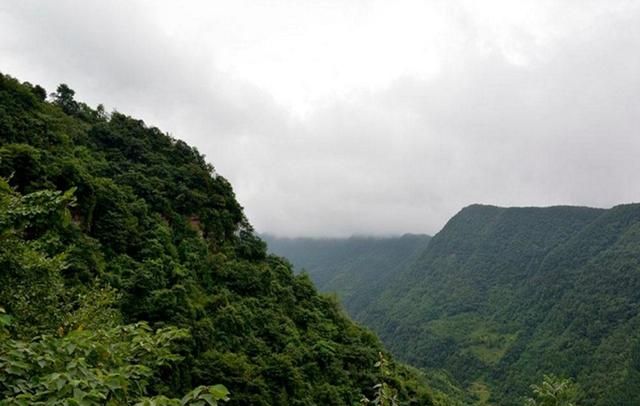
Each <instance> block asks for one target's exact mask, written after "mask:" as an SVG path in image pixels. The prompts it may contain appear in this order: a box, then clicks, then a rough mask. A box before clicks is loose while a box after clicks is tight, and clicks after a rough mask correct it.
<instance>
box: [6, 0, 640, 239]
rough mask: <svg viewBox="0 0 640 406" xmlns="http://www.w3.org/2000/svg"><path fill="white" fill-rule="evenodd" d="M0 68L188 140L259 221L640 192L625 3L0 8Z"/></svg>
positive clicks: (429, 229) (441, 216)
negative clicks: (63, 86) (67, 87)
mask: <svg viewBox="0 0 640 406" xmlns="http://www.w3.org/2000/svg"><path fill="white" fill-rule="evenodd" d="M0 71H2V72H3V73H8V74H11V75H13V76H15V77H17V78H19V79H21V80H28V81H30V82H32V83H40V84H42V85H43V86H45V88H46V89H47V90H48V91H53V90H55V87H56V86H57V84H58V83H61V82H65V83H68V84H69V85H70V86H71V87H72V88H73V89H75V90H76V92H77V99H79V100H82V101H86V102H88V103H89V104H90V105H93V106H95V105H96V104H98V103H103V104H104V105H105V106H106V107H107V109H117V110H118V111H121V112H124V113H127V114H130V115H132V116H135V117H138V118H142V119H143V120H145V122H146V123H148V124H149V125H155V126H158V127H159V128H161V129H162V130H164V131H166V132H169V133H171V134H172V135H173V136H175V137H177V138H181V139H183V140H185V141H187V142H189V143H190V144H193V145H195V146H196V147H197V148H198V149H199V150H200V151H201V152H202V153H204V154H205V155H206V156H207V159H208V160H209V161H210V162H211V163H212V164H213V165H214V166H215V167H216V170H217V171H218V172H219V173H220V174H222V175H223V176H225V177H226V178H228V179H229V180H230V181H231V182H232V184H233V186H234V188H235V191H236V195H237V197H238V199H239V201H240V202H241V204H242V205H243V206H244V207H245V211H246V213H247V216H248V217H249V219H250V221H251V222H252V223H253V224H254V226H255V227H256V229H257V230H258V231H260V232H271V233H275V234H278V235H282V236H346V235H351V234H376V235H387V234H401V233H405V232H414V233H415V232H426V233H430V234H433V233H436V232H437V231H438V230H439V229H440V228H441V227H442V226H443V225H444V223H445V222H446V221H447V220H448V219H449V218H450V217H451V216H452V215H454V214H455V213H456V212H457V211H459V210H460V209H461V208H462V207H464V206H466V205H469V204H472V203H486V204H497V205H503V206H513V205H518V206H530V205H535V206H541V205H542V206H548V205H557V204H571V205H589V206H599V207H608V206H612V205H615V204H618V203H623V202H637V201H640V131H639V130H640V1H615V0H601V1H589V0H575V1H572V0H568V1H559V0H555V1H544V0H532V1H525V0H523V1H513V0H505V1H486V0H485V1H478V0H470V1H454V0H443V1H397V0H393V1H391V0H389V1H348V0H330V1H318V0H316V1H303V0H292V1H238V0H234V1H228V2H224V1H172V2H170V1H158V0H148V1H131V0H127V1H108V2H106V1H55V2H53V1H25V0H8V1H7V0H5V1H2V2H1V3H0Z"/></svg>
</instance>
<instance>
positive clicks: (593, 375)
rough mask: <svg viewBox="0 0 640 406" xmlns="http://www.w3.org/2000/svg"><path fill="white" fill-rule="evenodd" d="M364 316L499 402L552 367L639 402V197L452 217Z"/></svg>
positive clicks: (425, 361) (396, 346)
mask: <svg viewBox="0 0 640 406" xmlns="http://www.w3.org/2000/svg"><path fill="white" fill-rule="evenodd" d="M362 314H364V315H366V316H365V317H364V318H363V322H364V323H365V324H366V325H368V326H370V327H372V328H373V329H374V330H375V331H377V332H378V333H379V334H380V336H381V338H382V339H383V341H384V342H385V343H386V344H387V345H388V347H389V348H390V349H391V350H392V352H393V353H394V354H396V355H398V356H399V357H400V358H401V359H403V360H405V361H408V362H410V363H412V364H413V365H416V366H419V367H422V368H434V367H435V368H444V369H446V370H448V371H450V372H451V373H452V374H453V375H454V376H455V377H456V378H457V379H458V380H459V381H460V382H461V383H463V384H464V385H468V386H469V387H470V388H471V389H472V390H474V391H476V392H477V393H485V394H486V392H487V391H491V396H492V400H493V401H494V402H495V403H496V404H500V405H516V404H520V403H521V396H523V395H524V394H526V392H527V391H528V385H529V384H531V383H532V382H536V381H539V380H540V378H541V375H542V374H543V373H556V374H559V375H565V376H569V377H573V378H575V379H577V381H578V383H580V384H581V385H582V387H583V388H584V389H585V392H586V395H585V396H584V399H583V400H582V404H585V405H635V404H638V400H639V399H640V389H638V388H640V368H639V367H640V362H639V361H640V358H639V357H638V354H639V350H640V347H639V345H640V344H639V343H640V324H639V323H640V205H624V206H617V207H614V208H613V209H610V210H601V209H590V208H581V207H550V208H509V209H506V208H498V207H492V206H480V205H474V206H470V207H467V208H465V209H464V210H462V211H461V212H460V213H458V214H457V215H456V216H455V217H453V218H452V219H451V220H450V221H449V222H448V223H447V225H446V226H445V227H444V228H443V230H442V231H441V232H440V233H438V234H437V235H436V236H435V237H434V238H433V239H432V240H431V241H430V243H429V245H428V247H427V249H426V250H425V252H424V253H423V254H422V256H421V257H420V258H419V259H418V260H417V261H416V262H415V263H414V265H413V266H411V267H409V268H408V269H407V270H405V271H404V272H402V273H401V274H398V275H396V276H395V277H394V278H393V279H392V280H390V281H389V283H388V284H387V288H386V289H384V290H383V291H382V292H380V294H379V295H378V297H377V299H376V301H375V303H373V304H372V305H371V306H370V307H369V308H368V309H366V311H363V312H362Z"/></svg>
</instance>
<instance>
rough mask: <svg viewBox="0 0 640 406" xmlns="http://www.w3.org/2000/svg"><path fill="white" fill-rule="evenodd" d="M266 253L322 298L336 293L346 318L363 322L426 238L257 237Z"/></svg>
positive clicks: (420, 249)
mask: <svg viewBox="0 0 640 406" xmlns="http://www.w3.org/2000/svg"><path fill="white" fill-rule="evenodd" d="M262 237H263V238H264V240H265V241H266V242H267V244H268V247H269V251H270V252H273V253H274V254H276V255H280V256H283V257H286V258H287V259H289V260H290V261H291V263H292V264H293V265H294V267H295V268H296V270H297V271H305V272H307V273H308V274H309V276H310V277H311V279H312V280H313V282H314V283H315V285H316V286H317V287H318V289H319V290H320V291H321V292H335V293H337V294H338V297H339V299H340V302H341V303H343V304H344V306H345V308H346V309H347V311H348V313H349V314H350V315H351V316H352V317H355V318H356V319H359V318H362V317H364V315H362V314H361V312H362V311H363V310H365V309H368V307H369V305H370V303H371V301H372V300H373V299H375V298H376V297H377V296H378V295H379V292H380V291H381V290H382V289H384V287H385V285H386V283H387V281H388V280H389V279H390V278H393V276H394V275H396V274H398V273H399V272H401V271H402V270H403V269H404V268H406V267H407V266H409V265H410V264H412V263H413V262H414V261H415V260H416V258H417V257H418V255H420V254H421V253H422V251H424V249H425V248H426V246H427V244H428V242H429V239H430V238H431V237H429V236H428V235H415V234H405V235H403V236H401V237H375V238H374V237H350V238H277V237H274V236H271V235H264V236H262Z"/></svg>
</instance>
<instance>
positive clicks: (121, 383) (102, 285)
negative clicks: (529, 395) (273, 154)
mask: <svg viewBox="0 0 640 406" xmlns="http://www.w3.org/2000/svg"><path fill="white" fill-rule="evenodd" d="M46 98H47V96H46V92H45V90H44V89H43V88H41V87H40V86H33V85H31V84H29V83H20V82H18V81H17V80H15V79H13V78H11V77H9V76H6V75H0V177H1V179H0V192H1V193H0V227H1V228H0V232H1V238H0V266H1V269H2V273H0V397H2V398H3V399H4V400H5V401H6V402H7V404H39V403H38V402H42V401H47V402H54V401H56V402H59V403H56V404H107V403H108V404H134V403H136V402H138V401H140V402H143V403H140V404H148V405H152V404H153V405H169V404H171V405H175V404H179V401H177V400H175V399H174V398H176V397H178V398H179V397H181V396H182V395H183V394H185V393H187V392H189V391H190V390H192V389H194V388H196V389H195V390H194V391H192V392H190V393H189V395H188V396H187V397H186V398H185V399H186V400H183V404H205V403H206V404H215V403H214V402H215V401H216V400H221V399H223V398H224V397H226V390H227V389H228V390H229V391H230V397H231V401H230V402H229V404H230V405H319V404H322V405H353V404H356V403H358V402H359V401H360V400H361V398H362V396H363V395H366V396H367V397H368V398H369V399H375V398H377V397H380V396H382V397H391V396H392V395H393V393H394V392H397V395H398V399H399V401H400V403H401V404H403V405H410V404H411V405H429V404H433V403H434V402H435V400H434V397H436V398H440V399H442V398H443V397H444V395H441V394H434V393H433V391H431V390H430V389H428V388H427V387H425V385H424V384H423V383H422V378H421V376H420V375H419V374H418V373H416V372H415V371H413V370H411V369H409V368H407V367H404V366H402V365H400V364H397V363H395V362H393V361H391V362H390V363H386V362H385V363H383V366H384V370H381V368H379V367H376V366H375V364H376V362H377V361H378V360H379V353H381V352H382V353H383V352H384V350H383V348H382V346H381V344H380V343H379V341H378V340H377V339H376V337H375V336H374V335H373V334H371V333H370V332H369V331H367V330H365V329H363V328H361V327H359V326H357V325H355V324H354V323H352V322H351V321H350V320H349V319H348V318H347V317H346V316H344V315H343V313H342V311H341V309H340V307H339V305H338V304H337V303H336V302H335V301H334V300H332V299H331V298H328V297H324V296H320V295H318V294H317V293H316V290H315V288H314V286H313V284H312V283H311V281H310V280H309V279H308V278H307V277H306V276H304V275H297V276H296V275H294V273H293V272H292V268H291V266H290V264H289V263H288V262H286V261H285V260H283V259H281V258H278V257H275V256H272V255H268V254H267V252H266V247H265V243H264V242H263V241H261V240H260V238H258V237H257V236H256V234H255V233H254V232H253V230H252V227H251V225H250V224H249V222H248V220H247V219H246V218H245V216H244V214H243V210H242V207H241V206H240V205H239V204H238V202H237V200H236V199H235V196H234V193H233V190H232V188H231V185H230V184H229V182H227V181H226V180H225V179H224V178H223V177H221V176H219V175H218V174H217V173H216V172H215V170H214V168H213V167H212V166H211V165H210V164H209V163H208V162H206V160H205V158H204V156H203V155H201V154H200V153H199V152H198V151H197V150H196V149H195V148H193V147H190V146H189V145H187V144H185V143H184V142H182V141H180V140H177V139H174V138H171V137H169V136H168V135H166V134H165V133H163V132H162V131H160V130H158V129H157V128H155V127H149V126H147V125H146V124H145V123H144V122H143V121H141V120H138V119H134V118H131V117H128V116H126V115H124V114H121V113H117V112H114V113H112V114H107V113H105V111H104V109H103V108H102V107H101V106H98V108H96V109H93V108H90V107H88V106H87V105H86V104H84V103H80V102H77V101H76V100H75V99H74V92H73V91H72V90H71V89H70V88H68V87H67V86H64V85H62V86H60V87H59V88H58V91H57V92H56V93H55V94H53V95H52V96H51V99H50V100H52V101H47V100H46ZM386 358H389V357H388V356H386ZM378 383H382V384H383V385H382V386H379V387H377V388H375V389H374V385H376V384H378ZM214 384H216V385H217V384H222V385H224V387H226V389H225V388H223V387H220V386H210V385H214ZM200 385H205V386H202V387H200ZM171 399H174V400H171ZM192 401H193V403H192ZM176 402H178V403H176Z"/></svg>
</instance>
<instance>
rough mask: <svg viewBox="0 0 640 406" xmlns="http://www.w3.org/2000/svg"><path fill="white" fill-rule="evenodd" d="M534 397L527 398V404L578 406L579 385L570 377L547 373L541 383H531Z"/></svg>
mask: <svg viewBox="0 0 640 406" xmlns="http://www.w3.org/2000/svg"><path fill="white" fill-rule="evenodd" d="M531 389H532V390H533V397H531V398H527V399H526V400H525V402H524V404H525V406H576V401H577V399H578V395H579V392H580V390H579V387H578V385H576V384H575V383H573V382H572V381H571V380H570V379H563V378H559V377H557V376H555V375H545V376H544V378H543V380H542V383H541V384H540V385H531Z"/></svg>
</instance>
